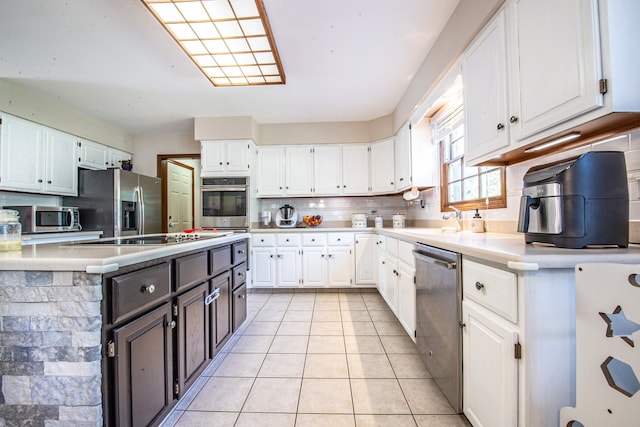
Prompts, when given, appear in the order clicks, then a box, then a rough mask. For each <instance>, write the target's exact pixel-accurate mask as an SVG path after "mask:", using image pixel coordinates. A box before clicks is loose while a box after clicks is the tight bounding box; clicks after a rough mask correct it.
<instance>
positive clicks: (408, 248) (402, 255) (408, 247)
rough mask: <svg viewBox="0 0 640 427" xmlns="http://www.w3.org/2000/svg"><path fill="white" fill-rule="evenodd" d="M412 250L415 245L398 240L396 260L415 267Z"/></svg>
mask: <svg viewBox="0 0 640 427" xmlns="http://www.w3.org/2000/svg"><path fill="white" fill-rule="evenodd" d="M414 249H415V245H414V244H413V243H409V242H405V241H402V240H398V258H399V259H400V260H401V261H402V262H404V263H406V264H407V265H410V266H411V267H415V265H416V262H415V258H414V257H413V250H414Z"/></svg>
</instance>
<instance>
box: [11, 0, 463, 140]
mask: <svg viewBox="0 0 640 427" xmlns="http://www.w3.org/2000/svg"><path fill="white" fill-rule="evenodd" d="M458 2H459V0H264V3H265V7H266V10H267V14H268V16H269V21H270V23H271V28H272V30H273V33H274V37H275V41H276V44H277V46H278V51H279V54H280V58H281V60H282V62H283V66H284V70H285V74H286V78H287V83H286V85H276V86H254V87H226V88H222V87H214V86H213V85H212V84H211V83H210V82H209V81H208V80H207V78H206V77H205V76H204V75H203V74H201V72H200V71H199V70H198V69H197V68H196V66H195V65H194V64H193V63H192V62H191V60H190V59H189V58H188V57H187V56H186V54H185V53H184V52H183V51H182V50H181V49H180V47H178V45H177V43H175V41H174V40H173V39H172V38H171V37H170V36H169V35H168V34H167V33H166V32H165V31H164V30H163V29H162V28H161V27H160V25H159V24H158V22H157V21H156V20H155V18H154V17H153V16H152V15H151V13H150V12H149V11H148V10H147V9H146V7H145V6H144V5H143V4H142V2H141V1H140V0H2V7H1V13H0V78H6V79H8V80H9V81H12V82H14V83H17V84H20V85H23V86H27V87H30V88H32V89H35V90H37V91H39V92H43V93H45V94H47V95H48V96H51V97H53V98H55V99H57V100H59V101H61V102H63V103H65V104H68V105H70V106H71V107H73V108H75V109H77V110H80V111H83V112H86V113H88V114H90V115H92V116H94V117H96V118H98V119H100V120H103V121H105V122H107V123H109V124H111V125H114V126H116V127H119V128H121V129H122V130H124V131H126V132H128V133H131V134H133V135H140V134H145V133H153V132H159V131H166V130H172V131H176V130H178V131H182V130H184V131H187V130H192V126H193V120H192V119H193V117H226V116H253V117H254V118H255V120H256V121H257V122H258V123H261V124H262V123H291V122H326V121H368V120H372V119H375V118H378V117H382V116H385V115H387V114H390V113H391V112H392V111H393V110H394V108H395V107H396V105H397V104H398V102H399V100H400V99H401V97H402V95H403V93H404V92H405V90H406V89H407V87H408V85H409V82H410V80H411V78H412V77H413V75H414V73H415V72H416V71H417V70H418V68H419V67H420V65H421V64H422V62H423V60H424V58H425V57H426V55H427V54H428V52H429V50H430V49H431V47H432V46H433V44H434V42H435V40H436V38H437V37H438V35H439V33H440V31H442V28H443V27H444V25H445V24H446V22H447V20H448V19H449V17H450V16H451V14H452V12H453V10H454V9H455V7H456V6H457V4H458Z"/></svg>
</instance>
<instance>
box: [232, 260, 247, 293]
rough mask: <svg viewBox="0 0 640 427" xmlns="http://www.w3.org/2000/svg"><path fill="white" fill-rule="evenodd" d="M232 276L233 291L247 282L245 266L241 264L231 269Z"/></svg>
mask: <svg viewBox="0 0 640 427" xmlns="http://www.w3.org/2000/svg"><path fill="white" fill-rule="evenodd" d="M232 275H233V276H232V279H231V281H232V283H231V286H232V288H233V289H235V288H237V287H238V286H240V285H242V284H243V283H245V282H246V281H247V264H246V263H244V262H243V263H242V264H240V265H236V266H235V267H233V273H232Z"/></svg>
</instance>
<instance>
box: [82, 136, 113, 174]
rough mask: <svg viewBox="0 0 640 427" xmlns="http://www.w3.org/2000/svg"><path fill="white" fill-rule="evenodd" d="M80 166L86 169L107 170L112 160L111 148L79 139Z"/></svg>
mask: <svg viewBox="0 0 640 427" xmlns="http://www.w3.org/2000/svg"><path fill="white" fill-rule="evenodd" d="M76 141H77V146H78V166H80V167H83V168H86V169H107V167H108V166H109V164H110V162H111V159H110V157H109V147H107V146H106V145H102V144H98V143H97V142H93V141H88V140H86V139H81V138H77V140H76Z"/></svg>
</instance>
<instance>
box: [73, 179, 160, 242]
mask: <svg viewBox="0 0 640 427" xmlns="http://www.w3.org/2000/svg"><path fill="white" fill-rule="evenodd" d="M161 203H162V185H161V180H160V178H157V177H150V176H145V175H140V174H137V173H134V172H129V171H125V170H122V169H107V170H85V169H81V170H80V171H78V197H65V198H64V204H65V205H69V206H77V207H78V208H80V224H81V225H82V228H83V230H102V231H103V237H120V236H132V235H137V234H153V233H160V232H162V217H161V214H162V212H161V209H162V207H161Z"/></svg>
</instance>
